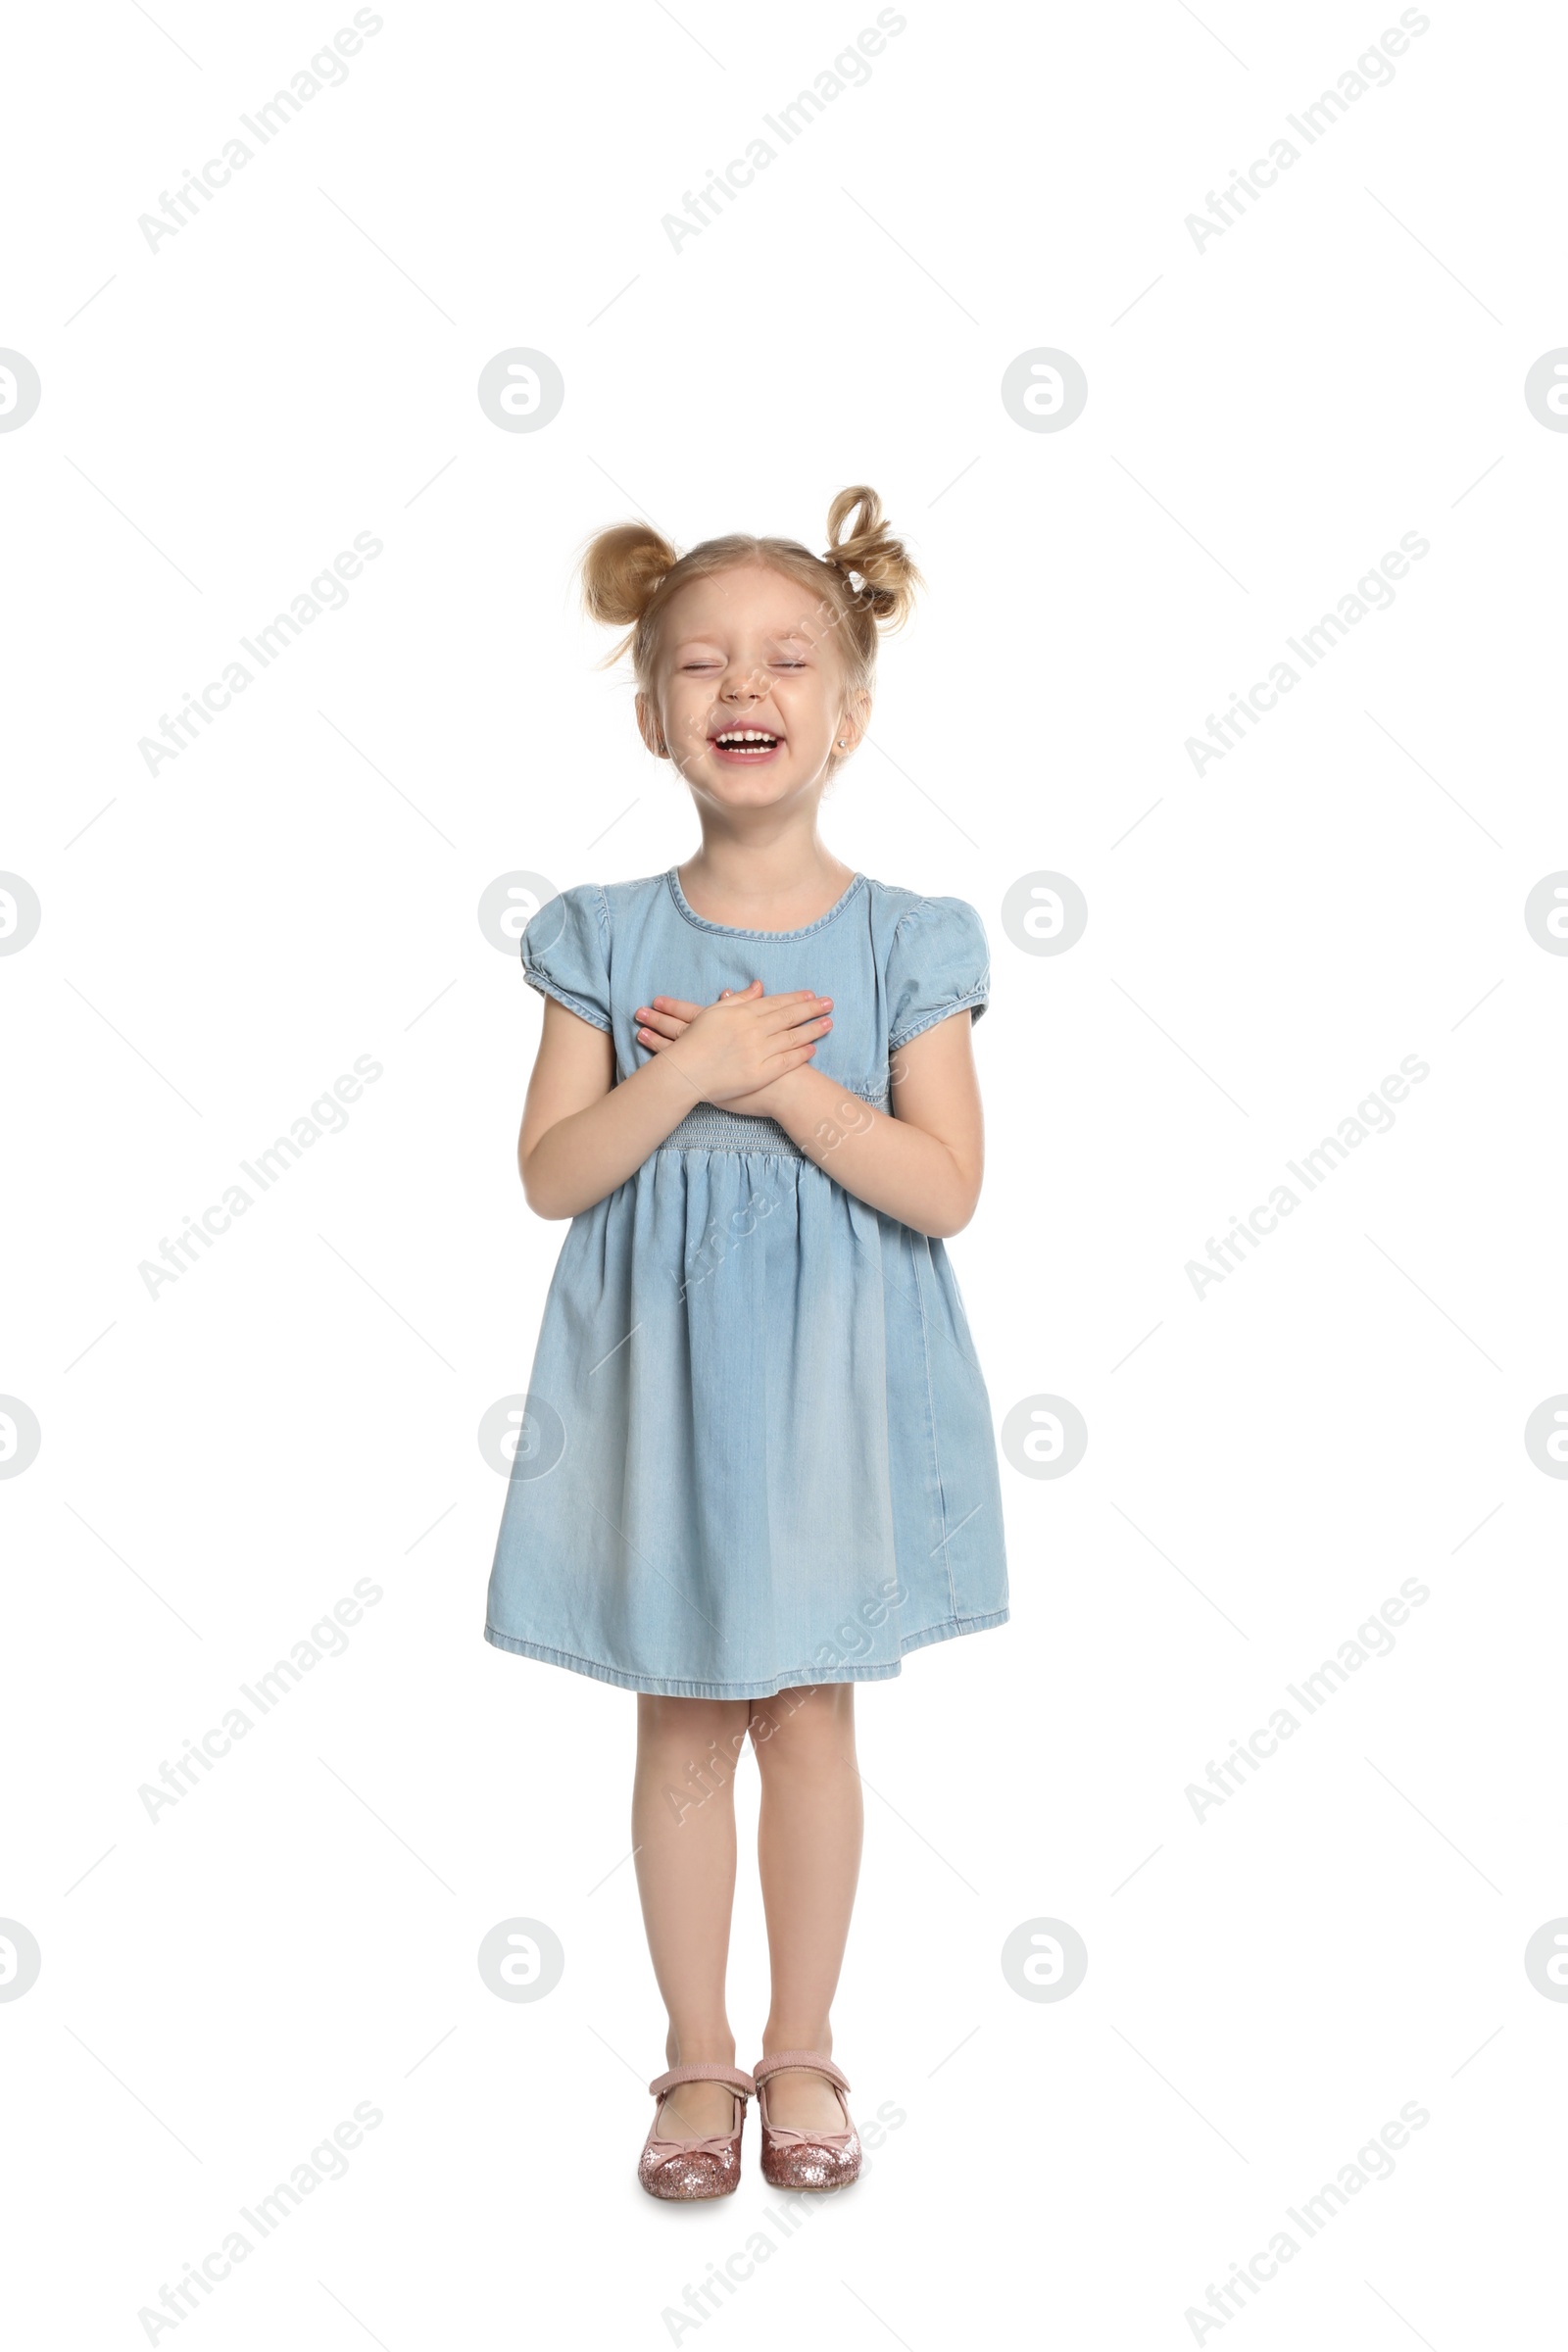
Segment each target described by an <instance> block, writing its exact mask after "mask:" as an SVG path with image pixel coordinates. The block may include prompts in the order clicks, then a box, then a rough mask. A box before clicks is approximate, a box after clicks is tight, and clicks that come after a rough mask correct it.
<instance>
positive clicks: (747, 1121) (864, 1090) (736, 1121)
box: [659, 1078, 889, 1159]
mask: <svg viewBox="0 0 1568 2352" xmlns="http://www.w3.org/2000/svg"><path fill="white" fill-rule="evenodd" d="M841 1091H842V1092H843V1093H844V1094H846V1095H854V1096H855V1097H857V1098H858V1101H860V1102H862V1103H869V1104H870V1105H871V1107H872V1108H873V1109H875V1110H886V1108H887V1106H888V1093H889V1087H888V1081H887V1080H886V1079H885V1078H884V1079H883V1080H882V1081H881V1083H880V1084H879V1085H872V1086H846V1087H843V1088H842V1089H841ZM659 1150H660V1151H661V1152H770V1153H773V1154H774V1155H776V1156H777V1157H779V1158H783V1159H805V1158H806V1157H807V1156H808V1154H807V1153H806V1152H803V1151H802V1150H801V1147H800V1145H799V1144H798V1143H797V1142H796V1141H795V1138H794V1137H793V1136H792V1135H790V1134H789V1133H788V1132H787V1131H786V1130H785V1129H784V1128H782V1127H781V1126H780V1125H779V1123H778V1121H777V1119H764V1118H759V1117H757V1116H756V1115H755V1114H754V1113H752V1112H747V1111H736V1110H725V1109H723V1108H722V1107H721V1106H720V1105H719V1104H718V1103H698V1105H697V1107H696V1109H695V1110H689V1111H688V1112H687V1113H686V1116H685V1117H684V1118H683V1119H682V1120H681V1122H680V1124H679V1126H678V1127H672V1128H671V1129H670V1131H669V1133H668V1135H666V1136H665V1138H664V1140H663V1142H662V1144H661V1145H660V1146H659Z"/></svg>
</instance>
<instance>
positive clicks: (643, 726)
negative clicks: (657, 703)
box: [634, 690, 669, 760]
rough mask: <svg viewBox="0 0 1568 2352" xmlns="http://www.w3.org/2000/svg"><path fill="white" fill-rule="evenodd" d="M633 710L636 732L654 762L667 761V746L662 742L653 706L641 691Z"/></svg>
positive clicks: (662, 737)
mask: <svg viewBox="0 0 1568 2352" xmlns="http://www.w3.org/2000/svg"><path fill="white" fill-rule="evenodd" d="M634 708H635V710H636V712H637V732H638V733H639V734H640V735H641V737H642V739H643V742H644V744H645V745H646V746H647V748H648V750H649V751H651V752H652V753H653V755H654V758H655V759H656V760H667V759H668V758H669V746H668V744H667V743H666V742H665V741H664V730H663V729H662V726H661V725H660V723H659V718H658V714H657V713H656V711H655V710H654V707H653V704H652V703H651V702H650V701H649V699H648V697H647V695H646V694H644V693H642V692H641V690H639V692H638V695H637V700H636V703H635V705H634Z"/></svg>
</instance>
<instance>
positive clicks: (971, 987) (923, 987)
mask: <svg viewBox="0 0 1568 2352" xmlns="http://www.w3.org/2000/svg"><path fill="white" fill-rule="evenodd" d="M990 995H991V949H990V945H989V943H988V941H987V939H986V933H985V925H984V924H983V923H982V922H981V920H980V917H979V916H978V915H977V914H976V912H975V910H974V908H973V907H971V906H970V905H969V904H968V902H967V901H966V900H964V899H921V900H920V902H919V903H918V905H917V906H914V907H910V909H909V911H908V913H907V914H906V915H903V916H901V917H900V920H899V924H898V928H897V929H896V930H895V932H894V934H893V945H892V948H891V950H890V952H889V955H888V1050H889V1052H890V1053H897V1052H898V1050H899V1048H900V1047H901V1046H907V1044H908V1042H909V1040H910V1039H911V1038H912V1037H918V1036H919V1035H920V1034H921V1032H922V1030H926V1029H934V1028H935V1026H936V1024H937V1022H938V1021H945V1020H946V1019H947V1017H948V1015H949V1014H950V1013H954V1012H961V1011H962V1010H963V1009H964V1007H965V1005H967V1006H968V1008H969V1017H970V1019H971V1020H972V1021H977V1020H978V1019H979V1018H980V1015H981V1014H982V1013H983V1012H984V1010H985V1008H986V1004H987V1001H988V1000H989V998H990Z"/></svg>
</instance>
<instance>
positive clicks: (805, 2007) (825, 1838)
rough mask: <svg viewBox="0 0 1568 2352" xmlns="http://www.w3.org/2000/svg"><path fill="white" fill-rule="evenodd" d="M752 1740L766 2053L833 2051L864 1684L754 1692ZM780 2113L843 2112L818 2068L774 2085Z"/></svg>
mask: <svg viewBox="0 0 1568 2352" xmlns="http://www.w3.org/2000/svg"><path fill="white" fill-rule="evenodd" d="M751 1717H752V1722H751V1732H752V1741H753V1744H754V1746H755V1747H756V1749H757V1760H758V1765H759V1768H760V1773H761V1781H762V1796H761V1812H760V1820H759V1823H758V1835H757V1859H758V1866H759V1869H760V1874H761V1882H762V1907H763V1910H764V1911H765V1913H766V1916H767V1947H768V1954H769V1958H770V1960H771V1963H772V1979H773V1998H772V2007H771V2009H770V2010H769V2013H768V2020H767V2024H766V2026H765V2028H764V2029H763V2033H762V2055H763V2056H764V2057H769V2056H771V2055H772V2053H773V2052H774V2051H775V2050H820V2051H821V2052H822V2053H823V2055H824V2056H825V2057H828V2056H831V2055H832V2050H833V2029H832V2027H831V2025H830V2024H829V2022H828V2012H829V2010H830V2008H831V2007H832V2002H833V1995H834V1992H835V1990H836V1989H837V1986H838V1981H839V1970H840V1968H841V1966H842V1965H843V1960H844V1946H845V1943H846V1941H847V1940H848V1937H849V1933H850V1914H851V1912H852V1910H853V1909H854V1905H855V1887H856V1882H857V1880H858V1877H859V1870H860V1839H861V1832H862V1827H863V1815H864V1808H863V1805H862V1803H861V1797H860V1776H859V1773H858V1770H857V1768H856V1758H855V1686H854V1684H853V1683H824V1684H819V1685H817V1686H816V1687H815V1688H814V1689H810V1690H799V1691H780V1692H779V1693H778V1696H777V1697H776V1698H766V1699H754V1700H753V1702H752V1707H751ZM768 2106H769V2109H770V2111H771V2113H772V2115H773V2118H774V2121H775V2122H777V2123H780V2124H785V2125H787V2126H788V2127H789V2128H790V2129H791V2130H792V2131H842V2130H843V2128H844V2118H843V2114H842V2113H841V2111H840V2108H839V2103H838V2100H837V2098H836V2097H835V2095H834V2093H833V2090H832V2087H831V2085H830V2084H828V2083H827V2082H824V2081H823V2080H822V2078H821V2076H820V2075H808V2074H802V2073H799V2072H796V2071H793V2070H792V2071H788V2072H786V2073H784V2074H782V2075H775V2076H774V2077H773V2078H772V2081H771V2082H770V2084H769V2087H768Z"/></svg>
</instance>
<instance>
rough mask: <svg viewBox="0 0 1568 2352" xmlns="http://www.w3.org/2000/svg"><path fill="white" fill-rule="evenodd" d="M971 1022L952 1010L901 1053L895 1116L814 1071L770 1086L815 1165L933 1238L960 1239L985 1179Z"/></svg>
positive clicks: (772, 1107) (770, 1098)
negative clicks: (970, 1030)
mask: <svg viewBox="0 0 1568 2352" xmlns="http://www.w3.org/2000/svg"><path fill="white" fill-rule="evenodd" d="M969 1025H970V1024H969V1014H968V1011H967V1009H965V1010H964V1011H962V1012H956V1013H951V1014H950V1015H949V1017H948V1018H947V1019H946V1020H945V1021H938V1022H937V1024H936V1026H935V1027H934V1028H931V1029H926V1030H923V1031H922V1032H921V1034H920V1035H919V1036H918V1037H913V1038H911V1039H910V1040H909V1042H908V1044H907V1046H904V1047H901V1048H900V1050H899V1052H898V1053H897V1054H895V1055H894V1057H893V1064H892V1080H893V1086H892V1094H891V1097H890V1100H891V1103H892V1115H891V1116H890V1115H889V1113H888V1112H886V1111H881V1110H876V1109H873V1107H872V1106H871V1104H870V1103H866V1102H863V1101H862V1100H861V1098H860V1097H859V1096H858V1095H853V1094H847V1093H846V1092H845V1090H844V1089H843V1088H842V1087H841V1086H838V1085H836V1084H835V1082H834V1081H833V1080H832V1079H831V1078H829V1077H827V1076H826V1074H825V1073H824V1072H823V1071H821V1070H814V1069H809V1068H802V1069H798V1070H792V1071H791V1072H789V1074H788V1075H787V1076H785V1077H782V1078H779V1079H777V1080H775V1082H774V1083H773V1084H772V1085H771V1086H769V1087H768V1088H767V1089H766V1095H767V1111H768V1116H769V1117H770V1118H774V1119H777V1121H778V1123H779V1125H780V1126H781V1127H782V1128H783V1129H784V1130H785V1132H786V1133H787V1134H788V1135H790V1136H792V1137H793V1138H794V1140H795V1142H796V1143H798V1144H799V1145H800V1147H801V1149H802V1151H803V1152H805V1153H806V1155H807V1157H808V1159H810V1160H814V1161H815V1163H816V1165H817V1166H818V1167H819V1168H821V1169H822V1170H823V1171H824V1173H825V1174H827V1175H829V1176H831V1177H832V1179H833V1181H834V1183H835V1184H842V1185H843V1187H844V1189H845V1191H846V1192H848V1193H854V1194H855V1195H856V1196H857V1198H858V1200H861V1201H865V1202H866V1203H867V1204H868V1205H869V1206H870V1207H872V1208H879V1209H881V1210H882V1211H883V1212H884V1214H885V1215H887V1216H890V1217H897V1218H898V1220H899V1222H900V1224H901V1225H910V1226H912V1227H913V1228H914V1231H915V1232H916V1233H924V1234H928V1235H929V1236H930V1237H931V1239H932V1240H933V1241H944V1240H946V1239H947V1238H948V1236H949V1235H950V1234H955V1233H961V1232H962V1230H963V1228H964V1227H965V1225H967V1224H968V1222H969V1219H970V1218H971V1217H972V1216H973V1215H974V1212H975V1204H976V1202H977V1201H979V1198H980V1184H981V1179H982V1177H983V1175H984V1173H985V1128H984V1120H983V1117H982V1113H981V1109H980V1082H979V1078H978V1076H977V1075H976V1072H975V1066H974V1049H973V1047H972V1046H971V1044H970V1042H969ZM657 1058H658V1059H662V1055H660V1056H658V1057H657Z"/></svg>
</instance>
